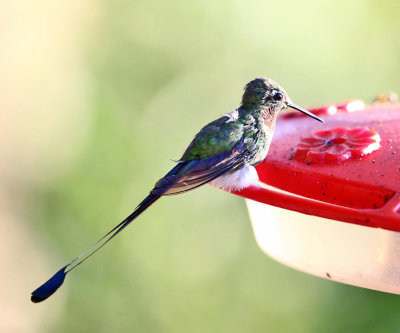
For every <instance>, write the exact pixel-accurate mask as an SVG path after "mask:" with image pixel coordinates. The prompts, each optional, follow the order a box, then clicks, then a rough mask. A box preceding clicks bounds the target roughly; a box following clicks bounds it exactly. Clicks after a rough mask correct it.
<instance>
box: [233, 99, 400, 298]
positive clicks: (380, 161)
mask: <svg viewBox="0 0 400 333" xmlns="http://www.w3.org/2000/svg"><path fill="white" fill-rule="evenodd" d="M354 101H358V102H357V103H358V104H357V103H355V102H354ZM359 101H360V100H351V101H349V102H348V103H353V105H352V106H351V107H350V106H349V105H347V106H346V104H345V103H343V104H341V105H339V106H338V107H337V112H331V113H328V112H325V113H323V112H321V113H320V115H321V114H322V117H323V118H324V120H325V122H326V124H319V123H317V122H315V121H313V120H312V119H310V118H306V117H292V116H287V114H286V115H283V116H281V117H280V118H279V119H278V122H277V126H276V131H275V134H274V139H273V141H272V144H271V147H270V150H269V153H268V156H267V158H266V159H265V161H264V162H262V163H260V164H259V165H258V166H257V167H256V168H257V172H258V175H259V178H260V184H259V185H258V186H251V187H248V188H246V189H244V190H242V191H240V192H233V193H235V194H237V195H240V196H242V197H244V198H246V199H248V200H246V202H247V206H248V209H249V214H250V218H251V221H252V225H253V229H254V233H255V236H256V239H257V242H258V244H259V245H260V247H261V248H262V250H263V251H265V252H266V253H267V254H269V255H270V256H271V257H273V258H275V259H276V260H278V261H280V262H282V263H284V264H286V265H289V266H291V267H293V268H296V269H299V270H302V271H304V272H307V273H310V274H314V275H317V276H320V277H324V278H327V279H331V280H335V281H338V282H343V283H348V284H353V285H356V286H360V287H365V288H370V289H376V290H381V291H386V292H391V293H396V294H400V246H398V245H399V244H400V105H398V104H391V105H388V104H387V103H385V104H383V103H382V104H379V103H378V104H374V105H373V106H365V104H364V103H363V102H362V101H361V102H362V103H360V102H359ZM361 106H362V108H361ZM320 109H321V108H320ZM347 109H349V110H347ZM344 110H346V111H344ZM311 111H312V110H311ZM354 111H358V112H354ZM282 208H283V209H282ZM304 214H306V215H304Z"/></svg>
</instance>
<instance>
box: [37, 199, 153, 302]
mask: <svg viewBox="0 0 400 333" xmlns="http://www.w3.org/2000/svg"><path fill="white" fill-rule="evenodd" d="M159 198H160V195H156V194H150V195H148V196H147V197H146V198H145V199H144V200H143V201H142V202H141V203H140V204H139V205H138V206H137V207H136V209H135V210H134V211H133V212H132V214H130V215H129V216H128V217H127V218H125V220H123V221H122V222H121V223H119V224H118V225H117V226H115V227H114V228H113V229H111V230H110V231H109V232H108V233H107V234H105V235H104V236H103V237H101V238H100V239H99V240H98V241H96V242H95V243H93V244H92V245H91V246H90V247H88V248H87V249H86V250H85V251H83V252H82V253H81V254H80V255H79V256H77V257H76V258H75V259H73V260H72V261H71V262H70V263H69V264H68V265H66V266H64V267H63V268H62V269H60V270H59V271H58V272H57V273H56V274H54V276H53V277H51V278H50V279H49V280H48V281H47V282H45V283H44V284H43V285H41V286H40V287H39V288H37V289H36V290H34V291H33V292H32V295H31V301H32V302H34V303H39V302H42V301H44V300H45V299H47V298H48V297H50V296H51V295H53V294H54V293H55V292H56V291H57V289H58V288H60V287H61V285H62V284H63V283H64V279H65V276H66V275H67V273H69V272H71V271H72V270H73V269H75V268H76V267H77V266H79V265H80V264H82V263H83V262H84V261H85V260H87V259H89V258H90V257H91V256H92V255H93V254H95V253H96V252H97V251H98V250H100V249H101V248H102V247H103V246H104V245H106V244H107V243H108V242H109V241H110V240H111V239H113V238H114V237H115V236H117V235H118V234H119V233H120V232H121V231H122V230H124V229H125V228H126V227H127V226H128V225H129V224H130V223H132V222H133V221H134V220H135V219H136V218H137V217H138V216H139V215H140V214H142V213H143V212H144V211H145V210H146V209H147V208H149V207H150V206H151V205H152V204H153V203H155V202H156V201H157V200H158V199H159ZM82 257H83V258H82ZM80 258H82V259H81V260H79V259H80ZM77 260H79V261H78V262H76V261H77Z"/></svg>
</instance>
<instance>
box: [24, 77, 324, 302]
mask: <svg viewBox="0 0 400 333" xmlns="http://www.w3.org/2000/svg"><path fill="white" fill-rule="evenodd" d="M286 108H292V109H295V110H298V111H300V112H303V113H304V114H306V115H308V116H310V117H312V118H314V119H316V120H318V121H320V122H324V121H323V120H322V119H320V118H319V117H317V116H316V115H314V114H312V113H311V112H309V111H307V110H305V109H303V108H302V107H300V106H298V105H296V104H293V103H292V101H291V100H290V98H289V96H288V95H287V93H286V92H285V90H284V89H283V88H282V87H281V86H280V85H278V84H277V83H276V82H274V81H273V80H271V79H269V78H265V77H259V78H256V79H254V80H252V81H251V82H249V83H248V84H247V85H246V86H245V89H244V94H243V97H242V102H241V105H240V106H239V107H238V108H237V109H236V110H233V111H231V112H229V113H226V114H224V115H223V116H222V117H220V118H218V119H216V120H214V121H212V122H211V123H209V124H207V125H206V126H204V127H203V128H202V129H201V130H200V132H199V133H197V135H196V136H195V137H194V139H193V140H192V142H190V144H189V146H188V147H187V148H186V150H185V152H184V153H183V155H182V157H181V158H180V159H179V160H178V161H177V162H176V165H175V167H174V168H172V170H171V171H170V172H168V173H167V174H166V175H165V176H164V177H163V178H161V179H160V180H159V181H158V182H157V183H156V184H155V186H154V188H153V189H152V190H151V191H150V194H149V195H148V196H147V197H146V198H145V199H144V200H143V201H142V202H141V203H140V204H139V205H138V206H137V207H136V208H135V210H134V211H133V212H132V213H131V214H130V215H129V216H128V217H127V218H125V219H124V220H123V221H122V222H121V223H119V224H118V225H116V226H115V227H114V228H113V229H111V230H110V231H109V232H108V233H107V234H105V235H104V236H103V237H101V238H100V239H99V240H97V241H96V242H95V243H93V244H92V245H91V246H90V247H89V248H87V249H86V250H85V251H84V252H82V253H81V254H80V255H79V256H77V257H76V258H74V259H73V260H72V261H71V262H69V263H68V264H67V265H66V266H64V267H63V268H61V269H60V270H59V271H58V272H57V273H56V274H55V275H54V276H53V277H51V278H50V279H49V280H48V281H47V282H45V283H44V284H43V285H41V286H40V287H39V288H37V289H36V290H35V291H33V292H32V294H31V301H32V302H34V303H38V302H42V301H44V300H45V299H47V298H48V297H49V296H51V295H52V294H54V293H55V292H56V291H57V289H58V288H59V287H60V286H61V285H62V284H63V282H64V279H65V276H66V274H67V273H69V272H71V271H72V270H73V269H75V268H76V267H77V266H79V265H80V264H82V263H83V262H84V261H85V260H87V259H88V258H89V257H90V256H92V255H93V254H94V253H95V252H97V251H98V250H100V248H102V247H103V246H104V245H106V244H107V243H108V242H109V241H110V240H111V239H113V238H114V237H115V236H116V235H118V234H119V233H120V232H121V231H122V230H124V229H125V228H126V227H127V226H128V225H129V224H130V223H132V222H133V221H134V220H135V219H136V218H137V217H138V216H139V215H141V214H142V213H143V212H144V211H145V210H146V209H147V208H149V207H150V206H151V205H152V204H154V203H155V202H156V201H157V200H158V199H160V198H161V197H162V196H170V195H176V194H181V193H184V192H188V191H191V190H194V189H196V188H198V187H200V186H202V185H204V184H207V183H210V184H212V185H214V186H216V187H218V188H221V189H225V190H228V191H233V190H236V191H240V190H242V189H244V188H246V187H248V186H251V185H254V184H256V183H257V182H258V175H257V171H256V169H255V168H254V167H255V166H256V165H257V164H258V163H260V162H262V161H263V160H264V159H265V157H266V156H267V153H268V149H269V146H270V143H271V140H272V135H273V132H274V129H275V123H276V119H277V116H278V113H279V111H281V110H284V109H286Z"/></svg>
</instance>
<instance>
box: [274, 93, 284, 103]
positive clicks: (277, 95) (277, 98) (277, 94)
mask: <svg viewBox="0 0 400 333" xmlns="http://www.w3.org/2000/svg"><path fill="white" fill-rule="evenodd" d="M273 98H274V101H276V102H279V101H281V100H282V99H283V94H282V93H281V92H277V93H276V94H275V95H274V96H273Z"/></svg>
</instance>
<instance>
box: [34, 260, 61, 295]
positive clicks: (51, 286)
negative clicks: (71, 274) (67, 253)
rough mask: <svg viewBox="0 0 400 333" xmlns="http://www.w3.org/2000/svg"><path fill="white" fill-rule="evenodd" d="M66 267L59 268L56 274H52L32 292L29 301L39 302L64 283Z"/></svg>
mask: <svg viewBox="0 0 400 333" xmlns="http://www.w3.org/2000/svg"><path fill="white" fill-rule="evenodd" d="M67 267H68V265H67V266H65V267H63V268H61V269H60V270H59V271H58V272H57V273H56V274H54V275H53V276H52V277H51V278H50V280H48V281H47V282H45V283H43V284H42V285H41V286H40V287H39V288H37V289H36V290H35V291H33V292H32V295H31V301H32V302H33V303H40V302H42V301H44V300H45V299H47V298H48V297H50V296H51V295H53V294H54V293H55V292H56V291H57V289H58V288H60V287H61V285H62V284H63V283H64V279H65V275H67V273H68V272H65V269H66V268H67Z"/></svg>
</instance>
